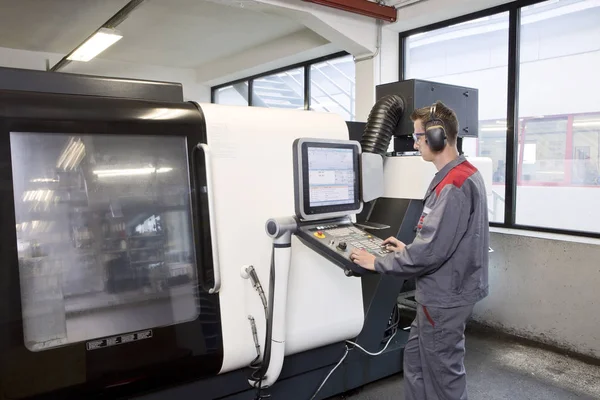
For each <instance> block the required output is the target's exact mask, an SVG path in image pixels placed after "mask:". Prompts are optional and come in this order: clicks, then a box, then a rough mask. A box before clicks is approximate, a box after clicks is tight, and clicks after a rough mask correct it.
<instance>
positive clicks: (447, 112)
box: [410, 101, 458, 145]
mask: <svg viewBox="0 0 600 400" xmlns="http://www.w3.org/2000/svg"><path fill="white" fill-rule="evenodd" d="M430 112H431V106H427V107H422V108H415V110H414V111H413V112H412V114H411V115H410V119H411V120H412V121H413V122H414V121H416V120H420V121H421V122H422V123H423V127H424V126H425V124H426V123H427V121H429V114H430ZM434 116H435V118H437V119H439V120H441V121H442V122H443V123H444V128H445V129H446V135H447V136H448V142H449V143H450V144H452V145H454V144H456V137H457V136H458V118H457V117H456V113H455V112H454V110H452V109H451V108H448V107H446V105H445V104H444V103H442V102H441V101H436V102H435V115H434Z"/></svg>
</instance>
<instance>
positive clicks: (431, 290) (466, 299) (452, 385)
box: [350, 102, 489, 400]
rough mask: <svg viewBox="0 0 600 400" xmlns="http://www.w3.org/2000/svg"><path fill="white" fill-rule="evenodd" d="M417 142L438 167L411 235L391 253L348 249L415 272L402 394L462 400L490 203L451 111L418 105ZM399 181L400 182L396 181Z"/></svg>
mask: <svg viewBox="0 0 600 400" xmlns="http://www.w3.org/2000/svg"><path fill="white" fill-rule="evenodd" d="M411 119H412V121H413V124H414V133H413V138H414V140H415V145H414V146H415V149H417V150H419V151H420V154H421V156H422V157H423V159H424V160H425V161H429V162H432V163H434V165H435V166H436V168H437V171H438V172H437V173H436V175H435V177H434V178H433V181H432V182H431V184H430V186H429V189H428V190H427V193H426V196H425V202H424V209H423V213H422V215H421V218H420V219H419V222H418V225H417V233H416V237H415V240H414V241H413V242H412V243H411V244H408V245H405V244H404V243H402V242H400V241H399V240H398V239H396V238H394V237H391V238H389V239H386V240H385V241H384V244H385V245H387V246H388V248H389V249H390V250H393V252H391V253H389V254H387V255H386V256H383V257H375V256H373V255H371V254H370V253H368V252H366V251H364V250H353V252H352V254H351V255H350V257H351V259H352V260H353V261H354V262H355V263H356V264H358V265H360V266H361V267H363V268H366V269H370V270H374V271H377V272H379V273H382V274H389V275H394V276H399V277H402V278H404V279H407V280H408V279H411V278H416V294H415V298H416V301H417V304H418V305H417V315H416V318H415V320H414V321H413V323H412V325H411V330H410V336H409V339H408V342H407V344H406V348H405V351H404V378H405V383H404V385H405V399H406V400H466V399H467V388H466V372H465V367H464V356H465V326H466V323H467V320H468V319H469V318H470V316H471V314H472V311H473V307H474V305H475V303H477V302H478V301H479V300H481V299H483V298H484V297H486V296H487V295H488V250H489V247H488V242H489V225H488V207H487V198H486V190H485V184H484V181H483V178H482V176H481V174H480V173H479V171H478V170H477V169H476V168H475V167H474V166H473V165H471V164H470V163H469V162H468V161H467V160H466V159H465V158H464V156H462V155H459V152H458V149H457V145H456V142H457V134H458V120H457V118H456V114H455V113H454V111H452V110H451V109H449V108H447V107H446V106H445V105H444V104H442V103H441V102H437V103H435V104H434V105H432V106H431V107H425V108H422V109H417V110H415V111H414V112H413V113H412V115H411ZM399 184H401V182H399Z"/></svg>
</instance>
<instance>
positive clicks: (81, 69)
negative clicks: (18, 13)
mask: <svg viewBox="0 0 600 400" xmlns="http://www.w3.org/2000/svg"><path fill="white" fill-rule="evenodd" d="M61 58H62V55H60V54H52V53H41V52H34V51H25V50H15V49H7V48H2V47H0V67H11V68H23V69H35V70H45V69H46V59H49V60H50V65H54V64H56V63H57V62H58V61H59V60H60V59H61ZM61 72H65V73H77V74H85V75H98V76H108V77H116V78H130V79H145V80H155V81H165V82H177V83H181V84H183V94H184V97H185V99H186V100H195V101H199V102H210V88H209V87H207V86H204V85H200V84H198V83H197V81H196V71H195V70H193V69H185V68H169V67H162V66H153V65H141V64H134V63H126V62H115V61H107V60H102V59H101V58H98V59H94V60H92V61H90V62H88V63H75V62H73V63H71V64H69V65H68V66H67V67H66V68H64V70H61Z"/></svg>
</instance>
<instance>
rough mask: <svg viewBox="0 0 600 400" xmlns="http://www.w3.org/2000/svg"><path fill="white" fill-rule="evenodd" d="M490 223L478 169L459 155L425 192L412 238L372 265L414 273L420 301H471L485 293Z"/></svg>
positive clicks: (449, 304)
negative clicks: (396, 250)
mask: <svg viewBox="0 0 600 400" xmlns="http://www.w3.org/2000/svg"><path fill="white" fill-rule="evenodd" d="M488 250H489V224H488V207H487V195H486V191H485V184H484V181H483V178H482V176H481V173H480V172H479V171H478V170H477V169H476V168H475V167H474V166H473V165H472V164H471V163H469V162H468V161H467V160H466V159H465V158H464V157H463V156H460V157H459V158H457V159H456V160H454V161H452V162H450V163H448V164H447V165H446V166H445V167H444V168H442V169H441V170H440V171H439V172H438V173H437V174H436V175H435V177H434V179H433V181H432V182H431V184H430V186H429V189H428V190H427V193H426V195H425V202H424V207H423V213H422V214H421V218H420V219H419V222H418V225H417V233H416V237H415V240H414V241H413V242H412V243H411V244H409V245H407V246H406V247H405V248H404V249H403V250H402V251H400V252H395V253H389V254H387V255H386V256H384V257H379V258H377V259H376V260H375V270H376V271H378V272H380V273H384V274H390V275H395V276H400V277H403V278H405V279H410V278H413V277H416V295H415V299H416V301H417V302H418V303H420V304H422V305H425V306H432V307H457V306H463V305H469V304H474V303H476V302H477V301H479V300H481V299H482V298H484V297H486V296H487V295H488V290H489V289H488V252H489V251H488Z"/></svg>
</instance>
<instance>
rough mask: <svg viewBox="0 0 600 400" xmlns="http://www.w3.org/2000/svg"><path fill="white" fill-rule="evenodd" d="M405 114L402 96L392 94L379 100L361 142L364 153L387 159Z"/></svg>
mask: <svg viewBox="0 0 600 400" xmlns="http://www.w3.org/2000/svg"><path fill="white" fill-rule="evenodd" d="M403 113H404V101H403V100H402V98H401V97H400V96H397V95H395V94H392V95H387V96H384V97H382V98H381V99H379V100H377V102H376V103H375V105H374V106H373V108H372V109H371V112H370V113H369V118H368V119H367V126H366V127H365V131H364V133H363V136H362V138H361V140H360V145H361V147H362V151H363V152H366V153H375V154H379V155H380V156H382V157H385V154H386V153H387V149H388V147H389V145H390V142H391V140H392V136H394V133H395V132H396V126H397V125H398V122H399V121H400V118H402V114H403Z"/></svg>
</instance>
